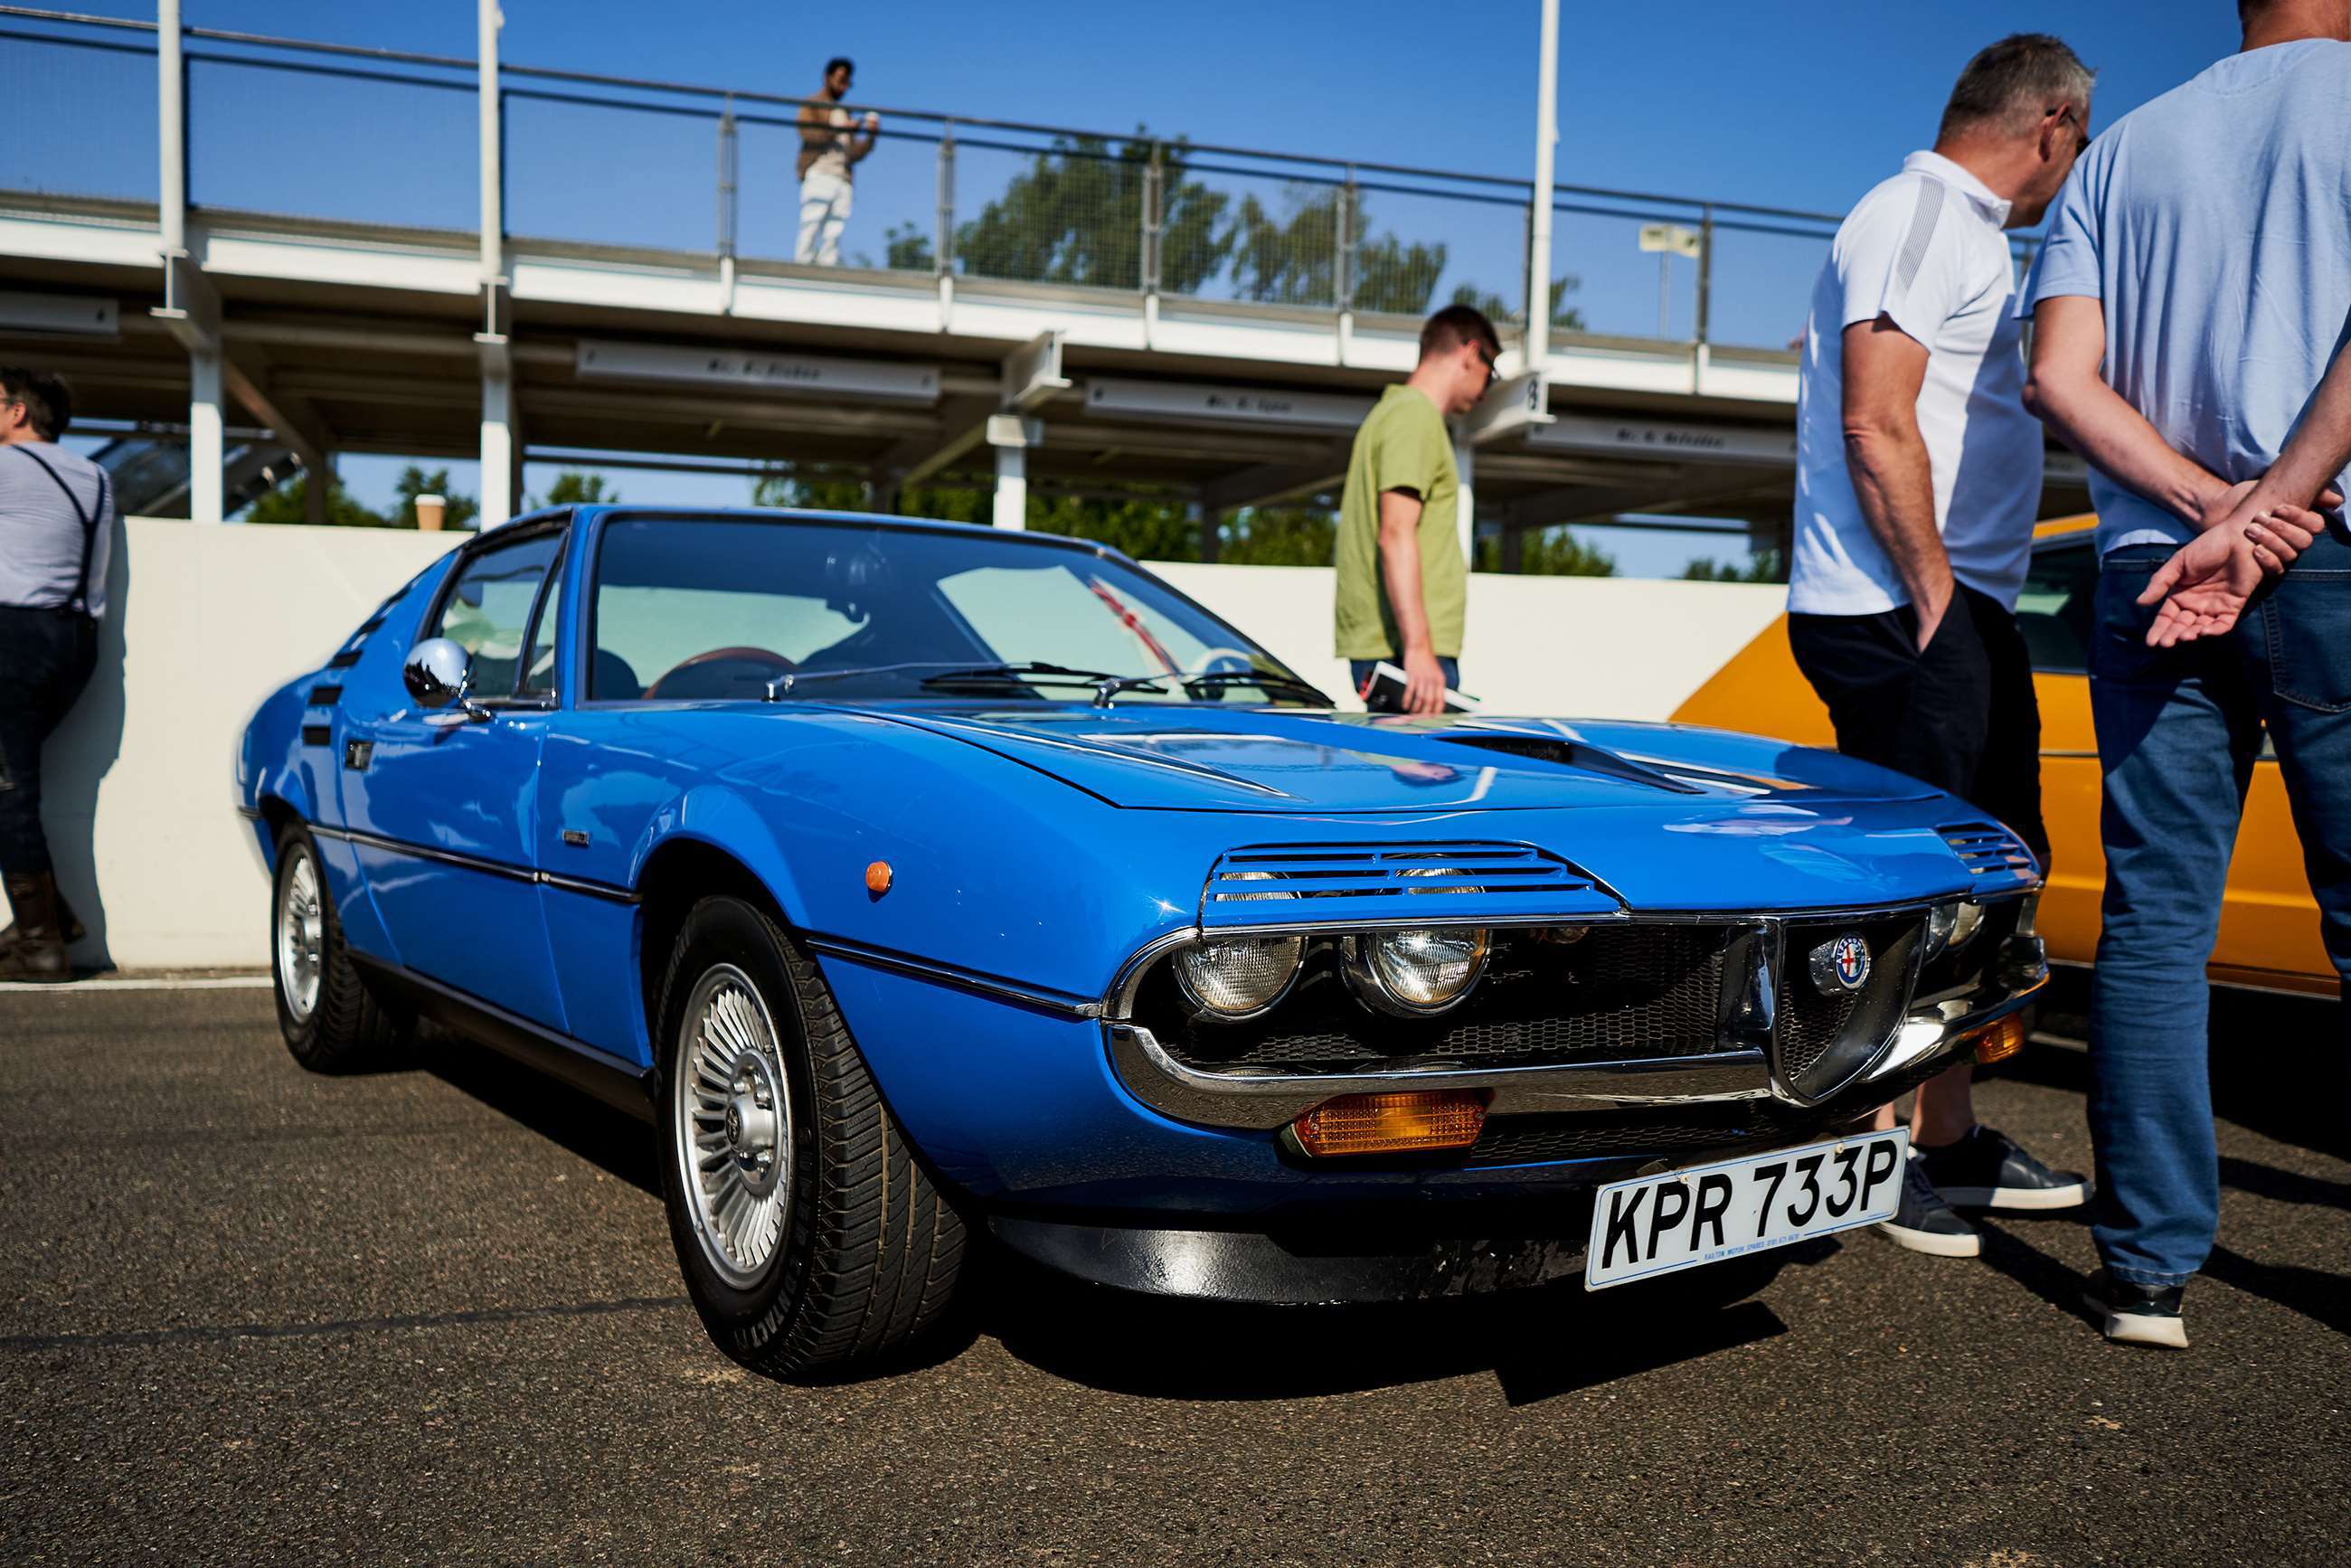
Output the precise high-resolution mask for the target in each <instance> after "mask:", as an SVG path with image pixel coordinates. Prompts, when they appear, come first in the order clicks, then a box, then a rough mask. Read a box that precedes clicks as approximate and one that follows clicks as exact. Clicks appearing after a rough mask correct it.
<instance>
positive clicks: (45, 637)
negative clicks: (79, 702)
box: [0, 605, 98, 875]
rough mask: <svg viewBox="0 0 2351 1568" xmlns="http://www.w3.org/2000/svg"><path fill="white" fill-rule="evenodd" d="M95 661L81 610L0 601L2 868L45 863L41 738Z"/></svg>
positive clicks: (30, 868) (94, 635)
mask: <svg viewBox="0 0 2351 1568" xmlns="http://www.w3.org/2000/svg"><path fill="white" fill-rule="evenodd" d="M97 664H98V622H96V621H94V620H92V619H91V618H90V617H89V616H87V615H67V614H59V613H58V612H57V611H54V610H23V609H18V608H16V607H15V606H13V605H0V872H5V873H9V874H11V875H24V874H26V873H33V872H45V871H47V870H49V869H50V866H49V844H48V841H47V839H46V838H44V837H42V835H41V746H42V743H43V742H45V741H47V739H48V738H49V732H50V731H51V730H54V729H56V728H57V725H58V723H59V722H60V721H62V720H63V719H64V718H65V716H66V714H67V712H68V710H69V709H70V708H71V707H72V706H73V705H74V699H75V698H77V697H78V696H80V695H81V689H82V687H84V686H86V685H89V674H90V671H91V670H92V669H93V668H95V667H96V665H97Z"/></svg>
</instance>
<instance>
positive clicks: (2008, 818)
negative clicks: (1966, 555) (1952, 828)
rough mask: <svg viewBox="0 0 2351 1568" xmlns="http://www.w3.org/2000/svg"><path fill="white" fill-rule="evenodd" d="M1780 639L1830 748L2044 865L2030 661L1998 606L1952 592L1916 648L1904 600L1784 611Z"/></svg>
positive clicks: (1912, 617)
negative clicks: (1984, 823)
mask: <svg viewBox="0 0 2351 1568" xmlns="http://www.w3.org/2000/svg"><path fill="white" fill-rule="evenodd" d="M1788 642H1789V643H1790V645H1791V646H1792V648H1793V649H1794V651H1795V654H1796V667H1797V668H1798V669H1801V670H1802V671H1803V672H1804V678H1805V679H1806V680H1808V681H1810V682H1812V683H1813V690H1814V691H1815V692H1818V693H1819V694H1820V696H1821V700H1822V701H1823V702H1824V703H1826V704H1828V708H1829V718H1830V720H1831V722H1833V723H1834V725H1835V726H1836V739H1837V749H1838V750H1839V751H1842V752H1844V754H1845V755H1846V756H1847V757H1857V758H1861V759H1862V760H1863V761H1865V762H1875V763H1876V764H1877V765H1878V766H1880V767H1882V768H1893V769H1894V770H1895V771H1896V772H1897V773H1907V774H1909V775H1910V776H1911V777H1912V778H1914V779H1921V780H1923V781H1925V782H1926V783H1928V784H1932V785H1934V786H1935V787H1936V788H1937V789H1946V790H1949V792H1950V793H1952V794H1954V795H1957V796H1958V797H1959V799H1960V800H1965V801H1966V802H1968V804H1970V806H1973V807H1974V808H1976V810H1980V811H1981V812H1983V813H1984V814H1985V815H1987V816H1989V817H1992V818H1994V819H1996V820H1997V821H2001V822H2004V823H2006V824H2007V825H2008V826H2009V827H2011V828H2012V829H2014V830H2015V831H2016V833H2017V836H2018V837H2020V838H2022V840H2023V841H2024V842H2025V846H2026V847H2027V848H2029V849H2030V850H2032V852H2033V853H2034V854H2035V855H2036V856H2038V857H2039V858H2040V861H2041V864H2042V868H2043V870H2044V871H2045V870H2047V869H2048V865H2049V830H2048V829H2047V828H2046V827H2045V826H2043V823H2042V821H2041V704H2040V701H2039V699H2038V698H2036V697H2035V696H2034V695H2033V691H2032V655H2031V653H2028V652H2027V651H2026V649H2025V646H2024V636H2023V634H2022V632H2019V631H2018V630H2017V629H2016V618H2015V617H2014V616H2012V615H2011V614H2010V613H2009V612H2007V611H2005V610H2003V609H2001V606H2000V601H1998V600H1995V599H1992V598H1991V597H1990V596H1989V595H1986V594H1981V593H1978V592H1977V591H1975V590H1974V589H1972V588H1961V589H1960V590H1959V591H1958V592H1956V593H1954V594H1953V595H1952V596H1951V604H1950V608H1949V610H1947V611H1945V612H1944V613H1943V620H1942V623H1941V624H1940V625H1938V626H1937V627H1936V628H1935V635H1934V638H1933V640H1932V641H1930V642H1929V643H1928V644H1927V646H1926V648H1925V649H1924V650H1923V651H1922V650H1921V649H1920V648H1919V646H1918V615H1917V611H1916V610H1915V609H1913V608H1912V607H1911V606H1909V605H1907V604H1906V605H1903V606H1902V607H1900V608H1899V609H1896V610H1888V611H1885V612H1880V613H1878V614H1876V615H1790V616H1789V617H1788Z"/></svg>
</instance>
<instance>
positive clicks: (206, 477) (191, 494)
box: [188, 339, 226, 523]
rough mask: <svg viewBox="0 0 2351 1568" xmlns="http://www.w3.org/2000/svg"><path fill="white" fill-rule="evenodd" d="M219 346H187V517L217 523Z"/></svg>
mask: <svg viewBox="0 0 2351 1568" xmlns="http://www.w3.org/2000/svg"><path fill="white" fill-rule="evenodd" d="M225 461H226V456H225V451H224V449H223V445H222V442H221V350H220V343H219V340H217V339H215V340H214V341H213V343H212V345H211V346H210V347H209V348H201V349H194V348H192V349H190V350H188V520H189V521H191V522H197V523H217V522H219V521H221V520H222V519H221V514H222V512H223V510H224V507H223V499H224V486H223V485H222V479H221V471H222V467H223V465H224V464H225Z"/></svg>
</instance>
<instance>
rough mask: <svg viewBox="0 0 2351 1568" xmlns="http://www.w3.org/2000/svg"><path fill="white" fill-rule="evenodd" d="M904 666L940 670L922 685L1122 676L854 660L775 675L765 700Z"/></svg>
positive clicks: (1035, 667) (1047, 667)
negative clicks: (839, 665) (844, 664)
mask: <svg viewBox="0 0 2351 1568" xmlns="http://www.w3.org/2000/svg"><path fill="white" fill-rule="evenodd" d="M907 670H936V671H938V672H939V673H938V674H935V675H926V676H925V677H924V678H923V679H922V680H921V681H920V682H919V683H917V684H918V685H925V686H927V685H931V684H933V683H934V682H936V683H938V684H940V685H947V684H950V683H956V682H970V681H977V680H987V679H989V678H992V677H995V676H999V675H1000V676H1003V677H1006V678H1008V679H1009V678H1012V677H1014V676H1018V675H1022V674H1036V675H1059V676H1062V677H1065V678H1070V679H1082V680H1085V681H1088V682H1092V681H1104V680H1113V681H1114V680H1118V679H1120V678H1122V677H1120V676H1117V675H1113V674H1110V673H1109V672H1108V671H1106V670H1073V669H1071V668H1070V667H1069V666H1067V665H1065V664H1036V663H1030V664H977V665H972V666H969V667H966V666H964V665H963V664H962V663H961V661H959V660H956V659H914V660H910V661H907V662H904V663H902V664H856V665H852V666H851V667H850V668H848V669H842V670H793V671H790V672H789V673H788V674H780V675H778V676H777V677H776V678H775V679H774V680H772V681H769V682H768V701H769V702H775V701H777V700H778V699H779V698H782V697H785V696H788V695H790V694H791V693H792V692H793V691H794V690H795V689H796V688H798V687H800V686H803V685H810V683H812V682H816V681H839V680H845V679H847V678H848V677H850V676H852V675H894V674H901V673H903V672H904V671H907ZM1154 678H1156V677H1154Z"/></svg>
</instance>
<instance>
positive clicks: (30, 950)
mask: <svg viewBox="0 0 2351 1568" xmlns="http://www.w3.org/2000/svg"><path fill="white" fill-rule="evenodd" d="M0 884H5V886H6V888H7V892H8V904H9V907H10V908H12V909H14V910H15V911H16V942H15V944H14V945H13V946H10V947H8V948H7V949H6V950H5V951H0V980H70V979H72V978H73V967H72V966H71V965H70V964H68V962H67V960H66V937H65V932H64V930H63V929H62V928H61V927H60V926H59V925H58V917H57V877H56V875H55V874H54V873H49V872H46V871H41V872H10V873H8V874H7V875H6V876H5V877H0Z"/></svg>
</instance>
